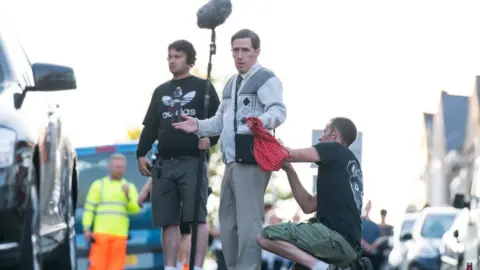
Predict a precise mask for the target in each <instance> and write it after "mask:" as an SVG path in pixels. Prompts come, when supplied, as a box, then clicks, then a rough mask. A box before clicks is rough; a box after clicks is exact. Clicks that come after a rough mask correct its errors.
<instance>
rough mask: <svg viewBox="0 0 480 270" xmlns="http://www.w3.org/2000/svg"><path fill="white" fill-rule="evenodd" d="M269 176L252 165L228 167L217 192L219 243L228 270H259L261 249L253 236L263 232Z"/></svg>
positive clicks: (268, 173) (230, 164)
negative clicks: (218, 202) (220, 242)
mask: <svg viewBox="0 0 480 270" xmlns="http://www.w3.org/2000/svg"><path fill="white" fill-rule="evenodd" d="M270 176H271V172H264V171H262V170H261V169H260V168H259V167H258V166H256V165H247V164H239V163H235V162H232V163H229V164H227V166H226V167H225V173H224V175H223V181H222V188H221V192H220V208H219V221H220V231H221V235H220V240H221V241H222V248H223V255H224V258H225V263H226V265H227V267H228V269H229V270H232V269H235V270H253V269H260V266H261V256H262V249H261V248H260V246H259V245H258V244H257V242H256V236H257V235H258V234H260V233H261V231H262V229H263V222H262V220H263V216H264V211H263V198H264V194H265V190H266V189H267V185H268V181H269V180H270Z"/></svg>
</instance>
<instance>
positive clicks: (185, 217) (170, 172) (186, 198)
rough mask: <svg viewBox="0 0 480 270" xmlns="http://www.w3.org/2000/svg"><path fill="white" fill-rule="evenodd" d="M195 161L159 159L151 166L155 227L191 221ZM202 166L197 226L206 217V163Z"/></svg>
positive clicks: (182, 158)
mask: <svg viewBox="0 0 480 270" xmlns="http://www.w3.org/2000/svg"><path fill="white" fill-rule="evenodd" d="M198 162H199V158H197V157H178V158H169V159H161V158H159V159H158V160H157V161H156V164H154V165H153V168H152V191H151V193H150V200H151V203H152V223H153V225H154V226H156V227H163V226H169V225H180V224H181V223H191V222H192V221H193V215H194V212H195V193H196V186H197V181H198V174H197V172H198ZM203 166H204V167H203V175H202V189H201V192H200V202H199V203H200V207H199V215H198V222H199V223H205V221H206V217H207V197H208V196H207V193H208V178H207V174H208V170H207V163H206V162H205V164H204V165H203ZM184 225H185V224H184Z"/></svg>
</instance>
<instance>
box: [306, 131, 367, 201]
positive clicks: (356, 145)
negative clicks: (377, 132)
mask: <svg viewBox="0 0 480 270" xmlns="http://www.w3.org/2000/svg"><path fill="white" fill-rule="evenodd" d="M322 133H323V130H322V129H314V130H312V145H314V144H317V143H318V140H319V139H320V136H322ZM362 145H363V133H362V132H358V133H357V139H356V140H355V141H354V142H353V143H352V145H350V147H349V148H350V150H352V152H353V153H354V154H355V156H356V157H357V159H358V161H360V164H362ZM317 167H318V166H317V164H315V163H312V164H311V165H310V168H314V169H316V168H317ZM312 191H313V192H314V193H315V192H317V170H315V172H314V174H313V184H312Z"/></svg>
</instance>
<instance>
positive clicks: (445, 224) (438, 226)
mask: <svg viewBox="0 0 480 270" xmlns="http://www.w3.org/2000/svg"><path fill="white" fill-rule="evenodd" d="M456 216H457V215H456V214H453V213H448V214H447V213H442V214H428V215H427V216H426V217H425V220H424V222H423V224H422V229H421V231H420V236H422V237H424V238H442V236H443V234H444V233H445V232H446V231H447V230H448V229H450V227H451V226H452V224H453V221H454V220H455V217H456Z"/></svg>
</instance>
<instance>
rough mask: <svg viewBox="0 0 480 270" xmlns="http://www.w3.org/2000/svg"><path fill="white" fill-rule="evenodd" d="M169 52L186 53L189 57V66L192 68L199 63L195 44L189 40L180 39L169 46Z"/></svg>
mask: <svg viewBox="0 0 480 270" xmlns="http://www.w3.org/2000/svg"><path fill="white" fill-rule="evenodd" d="M168 50H169V51H170V50H175V51H178V52H184V53H185V55H186V56H187V64H189V65H190V66H193V65H195V61H197V52H196V51H195V48H194V47H193V44H192V43H190V42H189V41H187V40H184V39H180V40H176V41H174V42H172V44H170V45H168Z"/></svg>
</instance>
